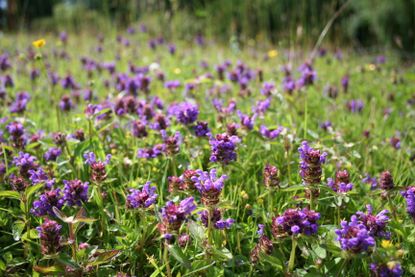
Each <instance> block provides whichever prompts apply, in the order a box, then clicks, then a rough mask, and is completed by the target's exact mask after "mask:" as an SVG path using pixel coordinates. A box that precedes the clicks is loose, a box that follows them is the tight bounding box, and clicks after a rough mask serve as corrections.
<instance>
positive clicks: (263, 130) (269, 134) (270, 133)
mask: <svg viewBox="0 0 415 277" xmlns="http://www.w3.org/2000/svg"><path fill="white" fill-rule="evenodd" d="M283 130H284V128H283V127H282V126H279V127H278V128H277V129H268V128H267V127H266V126H265V125H261V127H260V129H259V133H260V134H261V135H262V136H263V137H264V138H266V139H270V140H273V139H275V138H277V137H278V136H279V135H280V134H281V133H282V131H283Z"/></svg>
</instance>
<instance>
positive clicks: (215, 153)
mask: <svg viewBox="0 0 415 277" xmlns="http://www.w3.org/2000/svg"><path fill="white" fill-rule="evenodd" d="M239 142H240V139H239V138H238V137H237V136H229V135H228V134H217V135H216V137H211V138H210V140H209V144H210V147H211V154H210V161H211V162H220V163H222V164H225V165H226V164H228V163H230V162H232V161H236V152H235V151H236V145H237V144H238V143H239Z"/></svg>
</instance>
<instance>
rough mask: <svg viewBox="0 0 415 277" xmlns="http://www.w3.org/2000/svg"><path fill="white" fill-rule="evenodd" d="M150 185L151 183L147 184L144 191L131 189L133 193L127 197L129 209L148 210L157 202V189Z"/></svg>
mask: <svg viewBox="0 0 415 277" xmlns="http://www.w3.org/2000/svg"><path fill="white" fill-rule="evenodd" d="M150 184H151V182H147V183H145V184H144V186H143V188H142V190H138V189H130V192H131V193H130V194H129V195H127V208H130V209H137V208H148V207H150V206H151V205H153V204H154V203H155V202H156V199H157V196H158V195H157V194H156V193H155V192H156V187H150Z"/></svg>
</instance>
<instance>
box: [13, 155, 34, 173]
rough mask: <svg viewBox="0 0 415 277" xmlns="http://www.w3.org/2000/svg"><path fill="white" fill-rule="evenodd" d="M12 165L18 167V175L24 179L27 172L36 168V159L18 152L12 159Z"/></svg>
mask: <svg viewBox="0 0 415 277" xmlns="http://www.w3.org/2000/svg"><path fill="white" fill-rule="evenodd" d="M13 164H14V165H15V166H18V167H19V170H20V174H21V175H22V176H24V177H29V170H31V169H36V168H38V164H37V159H36V157H35V156H32V155H30V154H29V153H24V152H19V155H18V156H16V157H14V158H13Z"/></svg>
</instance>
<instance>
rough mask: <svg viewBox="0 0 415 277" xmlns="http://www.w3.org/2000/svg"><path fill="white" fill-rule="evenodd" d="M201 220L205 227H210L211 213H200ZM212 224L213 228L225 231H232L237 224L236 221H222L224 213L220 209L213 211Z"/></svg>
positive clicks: (205, 211)
mask: <svg viewBox="0 0 415 277" xmlns="http://www.w3.org/2000/svg"><path fill="white" fill-rule="evenodd" d="M200 220H201V221H202V223H203V225H204V226H205V227H208V226H209V211H207V210H204V211H202V212H200ZM210 222H211V224H212V226H213V227H214V228H216V229H219V230H223V229H230V228H231V226H232V225H233V223H234V222H235V220H234V219H232V218H228V219H222V213H221V212H220V210H219V209H213V210H212V213H211V215H210Z"/></svg>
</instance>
